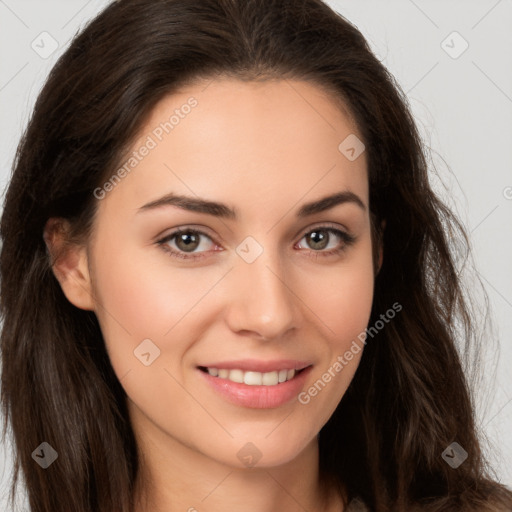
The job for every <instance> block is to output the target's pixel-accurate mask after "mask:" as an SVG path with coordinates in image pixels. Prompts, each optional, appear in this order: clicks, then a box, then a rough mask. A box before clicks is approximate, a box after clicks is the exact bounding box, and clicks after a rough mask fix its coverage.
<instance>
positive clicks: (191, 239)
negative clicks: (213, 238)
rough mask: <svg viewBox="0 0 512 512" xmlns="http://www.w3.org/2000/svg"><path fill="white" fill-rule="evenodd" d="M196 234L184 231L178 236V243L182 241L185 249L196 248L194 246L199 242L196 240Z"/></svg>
mask: <svg viewBox="0 0 512 512" xmlns="http://www.w3.org/2000/svg"><path fill="white" fill-rule="evenodd" d="M196 238H197V237H196V235H195V234H193V233H182V234H181V235H180V236H179V237H178V245H179V242H182V243H184V244H185V245H184V247H185V249H190V248H192V249H195V247H193V245H194V243H197V240H196Z"/></svg>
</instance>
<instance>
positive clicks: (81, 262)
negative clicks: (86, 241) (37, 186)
mask: <svg viewBox="0 0 512 512" xmlns="http://www.w3.org/2000/svg"><path fill="white" fill-rule="evenodd" d="M69 232H70V224H69V222H68V221H67V220H66V219H61V218H57V217H52V218H50V219H48V221H47V222H46V225H45V228H44V234H43V238H44V241H45V243H46V247H47V249H48V256H49V258H50V265H51V267H52V271H53V274H54V275H55V277H56V278H57V280H58V281H59V283H60V287H61V288H62V291H63V292H64V295H65V296H66V297H67V299H68V300H69V302H71V304H73V305H74V306H76V307H77V308H80V309H85V310H90V311H92V310H94V300H93V294H92V286H91V278H90V274H89V267H88V258H87V250H86V247H85V246H83V245H79V244H77V243H74V242H71V241H70V240H69Z"/></svg>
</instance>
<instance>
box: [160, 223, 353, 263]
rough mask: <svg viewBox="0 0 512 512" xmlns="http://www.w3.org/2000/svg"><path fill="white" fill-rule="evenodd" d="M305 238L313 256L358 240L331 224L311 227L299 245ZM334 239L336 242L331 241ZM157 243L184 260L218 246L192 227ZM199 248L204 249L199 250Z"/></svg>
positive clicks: (335, 251) (331, 253) (342, 248)
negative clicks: (210, 247) (209, 247)
mask: <svg viewBox="0 0 512 512" xmlns="http://www.w3.org/2000/svg"><path fill="white" fill-rule="evenodd" d="M203 237H204V238H205V239H207V240H209V243H208V242H203V241H202V240H201V239H202V238H203ZM304 239H306V240H308V242H307V243H308V245H309V246H310V247H311V248H312V249H311V251H309V252H310V253H312V254H311V256H312V257H318V256H334V255H336V254H340V253H341V252H343V251H345V250H346V249H347V248H348V247H349V246H350V245H352V244H353V243H354V242H355V240H356V238H355V237H354V236H353V235H350V234H349V233H347V232H345V231H342V230H340V229H338V228H337V227H333V226H331V225H324V226H318V227H316V228H314V229H310V230H309V231H308V232H306V233H305V234H304V235H303V236H302V238H301V239H300V241H299V246H300V245H301V244H300V242H302V240H304ZM336 239H337V241H336ZM333 240H334V244H332V243H331V242H333ZM157 244H158V245H159V246H161V247H162V249H163V250H164V251H166V252H167V253H169V255H170V256H172V257H174V258H181V259H184V260H196V259H199V258H204V257H206V254H205V253H208V252H209V250H208V246H209V245H213V246H215V247H218V246H217V245H216V244H215V242H214V241H213V240H212V238H211V237H210V236H208V235H207V234H206V233H204V232H203V231H199V230H197V229H192V228H181V229H177V230H176V231H173V232H172V233H170V234H169V235H167V236H165V237H164V238H162V239H160V240H158V242H157ZM299 248H300V249H301V250H302V249H303V247H299ZM326 248H329V250H325V249H326ZM197 249H203V250H199V251H198V250H197ZM213 250H218V249H213Z"/></svg>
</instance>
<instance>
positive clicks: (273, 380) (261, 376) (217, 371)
mask: <svg viewBox="0 0 512 512" xmlns="http://www.w3.org/2000/svg"><path fill="white" fill-rule="evenodd" d="M198 368H199V370H201V371H202V372H204V373H207V374H208V375H210V376H211V377H216V378H219V379H226V380H229V381H231V382H236V383H238V384H246V385H247V386H277V385H279V384H282V383H284V382H288V381H290V380H292V379H294V378H296V376H297V375H299V374H300V373H301V372H303V371H304V370H305V369H306V368H308V366H306V367H304V368H301V369H295V368H283V369H281V370H274V371H271V372H256V371H244V370H241V369H239V368H234V369H228V368H215V367H207V366H199V367H198Z"/></svg>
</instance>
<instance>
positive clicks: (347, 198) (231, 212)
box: [137, 190, 366, 220]
mask: <svg viewBox="0 0 512 512" xmlns="http://www.w3.org/2000/svg"><path fill="white" fill-rule="evenodd" d="M346 203H350V204H355V205H357V206H359V207H360V208H361V209H362V210H363V211H366V206H365V204H364V203H363V201H362V200H361V198H360V197H359V196H357V195H356V194H354V193H353V192H350V191H348V190H346V191H342V192H337V193H335V194H332V195H330V196H326V197H323V198H321V199H318V200H316V201H313V202H310V203H306V204H303V205H302V206H301V207H300V209H299V211H298V212H297V214H296V216H297V218H299V219H300V218H304V217H308V216H310V215H314V214H316V213H321V212H324V211H326V210H330V209H331V208H334V207H335V206H337V205H339V204H346ZM163 206H177V207H179V208H182V209H183V210H188V211H192V212H199V213H206V214H208V215H213V216H215V217H221V218H224V219H229V220H237V216H238V214H237V209H236V208H231V207H230V206H228V205H226V204H224V203H218V202H215V201H208V200H206V199H202V198H200V197H191V196H184V195H178V194H174V193H172V192H171V193H170V194H166V195H165V196H162V197H160V198H159V199H155V200H154V201H151V202H149V203H147V204H145V205H143V206H141V207H140V208H139V209H138V211H137V213H141V212H144V211H148V210H153V209H156V208H161V207H163Z"/></svg>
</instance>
